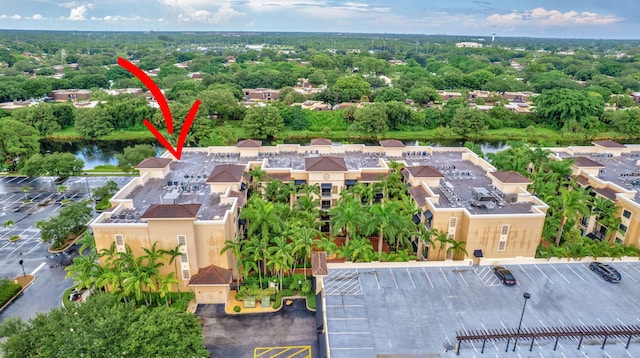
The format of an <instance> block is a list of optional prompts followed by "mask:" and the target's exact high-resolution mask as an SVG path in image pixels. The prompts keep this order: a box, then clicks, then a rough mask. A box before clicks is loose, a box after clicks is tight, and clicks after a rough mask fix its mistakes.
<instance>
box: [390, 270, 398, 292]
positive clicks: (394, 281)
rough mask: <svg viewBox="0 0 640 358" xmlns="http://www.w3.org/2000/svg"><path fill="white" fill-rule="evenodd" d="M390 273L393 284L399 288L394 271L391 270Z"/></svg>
mask: <svg viewBox="0 0 640 358" xmlns="http://www.w3.org/2000/svg"><path fill="white" fill-rule="evenodd" d="M389 273H390V274H391V278H392V279H393V283H395V284H396V288H399V287H398V281H396V276H395V275H394V274H393V270H391V269H389Z"/></svg>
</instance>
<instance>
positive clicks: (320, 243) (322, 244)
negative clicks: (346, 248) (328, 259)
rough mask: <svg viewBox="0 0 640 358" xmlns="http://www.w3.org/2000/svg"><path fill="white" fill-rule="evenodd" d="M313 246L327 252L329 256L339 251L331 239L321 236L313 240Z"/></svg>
mask: <svg viewBox="0 0 640 358" xmlns="http://www.w3.org/2000/svg"><path fill="white" fill-rule="evenodd" d="M313 245H314V246H315V247H316V248H317V249H318V250H320V251H326V252H327V254H328V255H329V256H331V255H333V254H335V253H336V252H338V251H339V248H338V245H336V243H335V242H334V241H333V240H332V239H331V238H329V237H326V236H321V237H320V238H319V239H316V240H313Z"/></svg>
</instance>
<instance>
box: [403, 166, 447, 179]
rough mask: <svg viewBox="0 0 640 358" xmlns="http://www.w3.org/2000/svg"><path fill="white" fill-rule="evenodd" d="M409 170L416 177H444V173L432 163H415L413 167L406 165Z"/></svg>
mask: <svg viewBox="0 0 640 358" xmlns="http://www.w3.org/2000/svg"><path fill="white" fill-rule="evenodd" d="M405 169H407V171H408V172H409V173H411V175H412V176H413V177H414V178H443V177H444V175H442V173H440V172H439V171H438V170H437V169H436V168H434V167H432V166H430V165H415V166H412V167H406V168H405Z"/></svg>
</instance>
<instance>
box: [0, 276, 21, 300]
mask: <svg viewBox="0 0 640 358" xmlns="http://www.w3.org/2000/svg"><path fill="white" fill-rule="evenodd" d="M21 289H22V286H20V285H18V284H17V283H13V282H11V281H9V280H8V279H6V278H3V279H0V307H2V306H4V305H5V303H7V302H9V300H10V299H12V298H13V296H15V295H16V294H17V293H18V292H20V290H21Z"/></svg>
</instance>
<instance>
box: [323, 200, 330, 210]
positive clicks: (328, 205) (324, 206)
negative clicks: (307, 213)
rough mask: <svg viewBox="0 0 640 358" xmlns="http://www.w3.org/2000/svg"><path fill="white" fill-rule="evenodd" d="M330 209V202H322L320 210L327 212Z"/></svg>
mask: <svg viewBox="0 0 640 358" xmlns="http://www.w3.org/2000/svg"><path fill="white" fill-rule="evenodd" d="M330 207H331V200H323V201H322V210H328V209H329V208H330Z"/></svg>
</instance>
